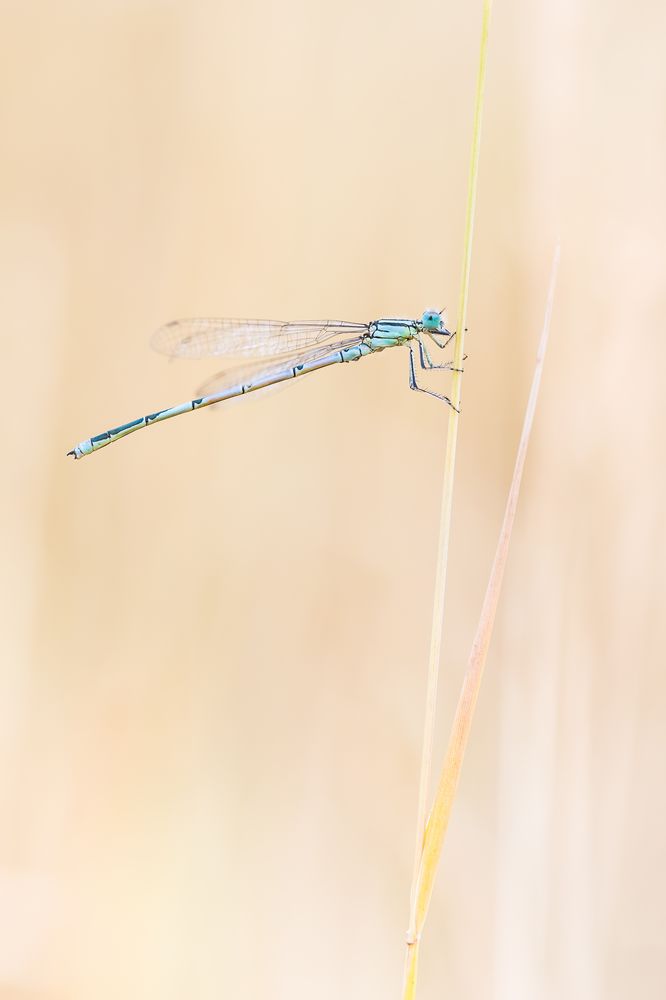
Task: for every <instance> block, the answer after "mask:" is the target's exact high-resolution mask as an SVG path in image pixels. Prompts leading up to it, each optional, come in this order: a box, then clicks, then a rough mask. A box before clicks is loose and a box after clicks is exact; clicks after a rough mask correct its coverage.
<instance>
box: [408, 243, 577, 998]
mask: <svg viewBox="0 0 666 1000" xmlns="http://www.w3.org/2000/svg"><path fill="white" fill-rule="evenodd" d="M559 258H560V250H559V246H558V247H557V248H556V250H555V254H554V257H553V265H552V269H551V277H550V287H549V290H548V299H547V302H546V312H545V317H544V322H543V329H542V332H541V338H540V340H539V347H538V350H537V357H536V363H535V367H534V376H533V378H532V386H531V389H530V395H529V399H528V402H527V408H526V410H525V418H524V421H523V429H522V433H521V436H520V443H519V445H518V453H517V455H516V462H515V466H514V471H513V478H512V480H511V487H510V490H509V496H508V499H507V504H506V509H505V512H504V520H503V522H502V528H501V531H500V536H499V541H498V543H497V550H496V552H495V558H494V560H493V566H492V570H491V573H490V579H489V581H488V587H487V590H486V594H485V598H484V601H483V606H482V609H481V616H480V618H479V624H478V626H477V631H476V635H475V637H474V642H473V644H472V649H471V652H470V655H469V661H468V664H467V671H466V674H465V677H464V680H463V686H462V690H461V693H460V698H459V700H458V706H457V708H456V714H455V717H454V720H453V725H452V727H451V735H450V738H449V745H448V748H447V751H446V756H445V758H444V764H443V767H442V772H441V776H440V779H439V785H438V787H437V792H436V795H435V801H434V804H433V808H432V811H431V813H430V817H429V819H428V822H427V825H426V830H425V836H424V842H423V853H422V856H421V863H420V866H419V873H418V880H417V887H416V893H415V898H416V917H415V922H414V930H415V933H414V937H413V940H412V942H411V943H410V944H409V945H408V954H407V963H406V964H407V967H406V975H405V987H404V992H403V1000H413V997H414V996H415V991H416V973H417V965H418V945H419V940H420V935H421V931H422V929H423V925H424V922H425V919H426V915H427V912H428V906H429V904H430V899H431V897H432V890H433V885H434V881H435V874H436V871H437V866H438V864H439V859H440V856H441V852H442V845H443V843H444V837H445V835H446V830H447V827H448V823H449V818H450V815H451V808H452V805H453V800H454V798H455V793H456V789H457V787H458V781H459V778H460V769H461V767H462V762H463V757H464V754H465V749H466V747H467V740H468V737H469V732H470V728H471V725H472V718H473V716H474V708H475V706H476V702H477V698H478V695H479V689H480V687H481V679H482V677H483V668H484V666H485V662H486V656H487V653H488V646H489V644H490V637H491V634H492V629H493V624H494V621H495V614H496V611H497V604H498V601H499V595H500V589H501V586H502V578H503V576H504V570H505V567H506V561H507V556H508V551H509V542H510V539H511V531H512V528H513V522H514V519H515V514H516V507H517V504H518V495H519V492H520V484H521V480H522V475H523V469H524V466H525V456H526V454H527V445H528V443H529V438H530V432H531V430H532V423H533V421H534V412H535V409H536V403H537V397H538V394H539V386H540V383H541V375H542V372H543V364H544V358H545V354H546V347H547V344H548V334H549V331H550V321H551V316H552V311H553V300H554V297H555V282H556V279H557V269H558V266H559Z"/></svg>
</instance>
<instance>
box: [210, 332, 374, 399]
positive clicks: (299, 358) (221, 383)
mask: <svg viewBox="0 0 666 1000" xmlns="http://www.w3.org/2000/svg"><path fill="white" fill-rule="evenodd" d="M362 339H363V335H362V334H360V335H359V336H357V337H348V338H346V339H344V340H337V341H334V342H333V343H328V344H322V345H320V346H319V347H316V348H315V349H314V350H311V351H290V352H289V353H288V354H283V355H282V356H281V357H277V358H276V357H274V358H273V359H272V360H271V361H268V360H266V359H264V360H263V361H254V362H253V363H252V364H249V365H240V366H237V367H236V368H225V369H223V370H222V371H220V372H217V373H216V374H215V375H211V377H210V378H209V379H207V380H206V381H205V382H204V383H203V385H201V386H199V388H198V389H197V396H212V395H213V394H214V393H217V392H224V391H225V390H226V389H231V388H233V387H234V386H237V385H241V383H242V384H243V385H250V384H251V383H252V382H257V381H260V380H261V379H262V378H265V377H266V376H267V375H274V374H276V373H279V372H281V371H284V372H285V382H289V381H291V376H290V374H289V373H290V371H291V369H292V368H293V366H294V365H298V364H307V363H308V362H310V361H317V360H318V359H319V358H325V357H326V356H327V355H328V354H333V353H334V352H335V351H341V350H343V349H345V348H348V347H355V346H356V345H357V344H359V343H360V342H361V340H362ZM280 384H281V383H279V382H278V383H276V384H273V385H270V386H267V387H266V388H265V389H261V390H259V391H260V392H262V393H263V392H268V391H270V390H271V389H273V388H275V387H276V385H280Z"/></svg>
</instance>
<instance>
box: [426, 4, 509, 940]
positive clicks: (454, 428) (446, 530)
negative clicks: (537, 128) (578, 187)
mask: <svg viewBox="0 0 666 1000" xmlns="http://www.w3.org/2000/svg"><path fill="white" fill-rule="evenodd" d="M491 6H492V3H491V0H484V4H483V16H482V24H481V46H480V54H479V69H478V74H477V82H476V96H475V102H474V124H473V129H472V147H471V153H470V165H469V177H468V184H467V209H466V218H465V237H464V246H463V260H462V273H461V281H460V298H459V303H458V331H457V335H456V338H455V341H454V344H455V350H454V368H456V369H462V367H463V359H464V354H465V332H466V329H465V328H466V325H467V299H468V292H469V277H470V269H471V262H472V242H473V234H474V215H475V209H476V189H477V178H478V173H479V150H480V144H481V117H482V110H483V94H484V85H485V76H486V61H487V50H488V32H489V27H490V11H491ZM461 397H462V372H461V371H455V372H454V373H453V377H452V383H451V400H452V402H453V404H454V407H456V409H454V408H450V409H449V422H448V431H447V438H446V452H445V458H444V479H443V484H442V504H441V512H440V525H439V545H438V559H437V569H436V575H435V589H434V599H433V614H432V631H431V635H430V654H429V659H428V680H427V689H426V709H425V721H424V727H423V748H422V754H421V772H420V777H419V797H418V809H417V822H416V842H415V850H414V868H413V875H412V888H411V906H410V920H409V931H408V935H407V939H408V941H410V940H412V939H413V937H414V934H415V920H416V885H417V876H418V872H419V866H420V863H421V852H422V850H423V838H424V833H425V824H426V815H427V809H428V796H429V787H430V772H431V768H432V747H433V738H434V731H435V712H436V703H437V684H438V677H439V662H440V655H441V648H442V631H443V627H444V599H445V593H446V571H447V565H448V556H449V536H450V530H451V512H452V508H453V482H454V475H455V464H456V446H457V441H458V422H459V414H458V412H457V411H458V410H459V409H460V401H461Z"/></svg>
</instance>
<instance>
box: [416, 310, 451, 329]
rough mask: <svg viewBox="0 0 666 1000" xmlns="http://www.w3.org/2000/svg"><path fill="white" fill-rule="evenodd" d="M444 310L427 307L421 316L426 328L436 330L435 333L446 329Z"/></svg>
mask: <svg viewBox="0 0 666 1000" xmlns="http://www.w3.org/2000/svg"><path fill="white" fill-rule="evenodd" d="M443 311H444V310H442V312H440V311H439V310H437V309H426V311H425V312H424V313H423V316H422V317H421V324H422V326H423V329H424V330H434V331H435V333H437V332H438V331H443V330H445V329H446V327H445V325H444V319H443V316H442V313H443Z"/></svg>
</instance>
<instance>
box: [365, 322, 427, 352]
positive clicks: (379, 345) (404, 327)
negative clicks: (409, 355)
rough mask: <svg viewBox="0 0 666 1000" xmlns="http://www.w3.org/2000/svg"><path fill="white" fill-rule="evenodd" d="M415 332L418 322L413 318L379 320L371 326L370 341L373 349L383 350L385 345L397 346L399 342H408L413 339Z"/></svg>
mask: <svg viewBox="0 0 666 1000" xmlns="http://www.w3.org/2000/svg"><path fill="white" fill-rule="evenodd" d="M415 333H416V324H415V323H414V321H413V320H402V319H383V320H377V322H375V323H373V324H372V326H371V327H370V338H369V341H368V343H369V344H370V346H371V347H372V349H373V350H375V351H381V350H383V349H384V348H385V347H395V346H396V345H397V344H404V343H406V342H407V341H408V340H411V339H412V337H413V336H414V334H415Z"/></svg>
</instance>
